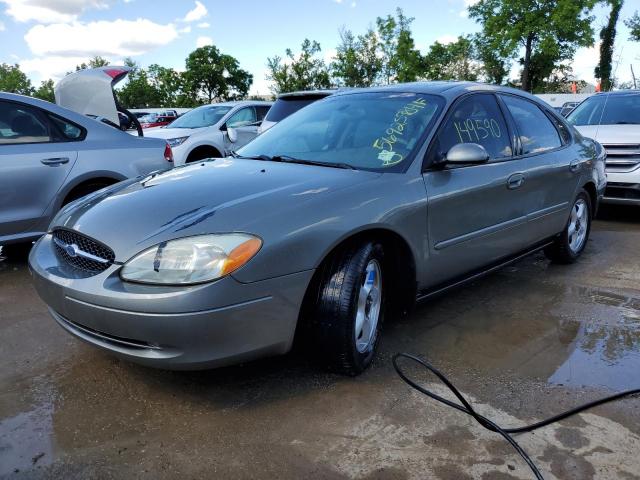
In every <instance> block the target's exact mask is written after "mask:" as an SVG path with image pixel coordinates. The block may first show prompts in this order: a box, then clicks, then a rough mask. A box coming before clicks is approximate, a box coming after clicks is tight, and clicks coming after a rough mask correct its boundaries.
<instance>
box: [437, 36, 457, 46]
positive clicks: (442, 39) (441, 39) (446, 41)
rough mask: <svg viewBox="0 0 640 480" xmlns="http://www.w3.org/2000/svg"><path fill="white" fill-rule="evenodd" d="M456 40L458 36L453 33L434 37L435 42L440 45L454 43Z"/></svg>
mask: <svg viewBox="0 0 640 480" xmlns="http://www.w3.org/2000/svg"><path fill="white" fill-rule="evenodd" d="M457 41H458V37H456V36H455V35H448V34H447V35H442V36H440V37H438V38H436V42H438V43H441V44H442V45H448V44H449V43H455V42H457Z"/></svg>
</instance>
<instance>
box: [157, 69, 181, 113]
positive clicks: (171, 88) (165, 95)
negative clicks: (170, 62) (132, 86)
mask: <svg viewBox="0 0 640 480" xmlns="http://www.w3.org/2000/svg"><path fill="white" fill-rule="evenodd" d="M148 72H149V82H150V83H151V85H153V87H154V88H155V89H156V91H157V92H158V95H159V97H160V106H162V107H171V106H175V105H176V104H177V103H178V99H179V98H180V96H181V94H182V89H183V86H184V79H183V78H182V76H181V75H180V74H179V73H178V72H176V71H175V70H174V69H173V68H167V67H161V66H160V65H158V64H155V63H154V64H152V65H149V69H148Z"/></svg>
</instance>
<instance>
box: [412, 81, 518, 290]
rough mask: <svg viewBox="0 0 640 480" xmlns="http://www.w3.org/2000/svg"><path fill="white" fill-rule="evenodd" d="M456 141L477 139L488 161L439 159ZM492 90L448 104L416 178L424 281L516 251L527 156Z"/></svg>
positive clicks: (450, 275)
mask: <svg viewBox="0 0 640 480" xmlns="http://www.w3.org/2000/svg"><path fill="white" fill-rule="evenodd" d="M458 143H477V144H480V145H482V146H483V147H484V148H485V149H486V150H487V152H488V153H489V155H490V160H489V162H487V163H485V164H480V165H469V166H444V167H443V166H442V165H441V164H440V165H438V162H440V161H441V160H442V159H443V158H444V156H445V155H446V152H447V151H448V150H449V149H450V148H451V147H452V146H454V145H455V144H458ZM514 146H515V137H514V135H513V132H512V130H511V128H510V126H508V124H507V122H506V121H505V117H504V115H503V111H502V109H501V107H500V106H499V104H498V101H497V98H496V97H495V95H494V94H493V93H473V94H471V95H467V96H465V97H463V98H462V99H460V100H458V102H457V103H456V104H454V105H453V107H452V108H451V109H450V112H449V113H448V116H447V117H446V118H445V120H444V121H443V123H442V124H441V126H440V128H439V130H438V132H437V134H436V136H435V137H434V140H433V142H432V144H431V146H430V149H429V151H428V154H427V159H426V162H425V171H424V173H423V178H424V182H425V186H426V190H427V197H428V228H429V239H430V251H431V259H430V263H429V272H430V273H429V277H430V278H429V284H430V286H433V285H436V284H438V283H441V282H444V281H447V280H450V279H452V278H454V277H456V276H458V275H462V274H464V273H466V272H469V271H472V270H474V269H478V268H480V267H483V266H485V265H488V264H491V263H493V262H495V261H497V260H499V259H501V258H504V257H507V256H509V255H512V254H514V253H516V252H518V251H519V250H522V249H523V248H524V247H525V246H526V245H527V242H528V239H527V236H526V228H525V225H526V221H527V211H526V207H525V205H526V194H525V191H524V189H523V188H522V186H523V185H524V182H525V180H526V172H527V168H528V167H527V159H526V158H514V156H513V153H514Z"/></svg>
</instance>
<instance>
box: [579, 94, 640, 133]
mask: <svg viewBox="0 0 640 480" xmlns="http://www.w3.org/2000/svg"><path fill="white" fill-rule="evenodd" d="M567 121H568V122H569V123H571V124H572V125H578V126H579V125H638V124H640V95H638V94H614V95H611V94H605V95H594V96H593V97H589V98H587V99H586V100H585V101H584V102H582V103H581V104H580V105H578V106H577V107H576V108H575V109H574V110H573V111H572V112H571V113H570V114H569V115H568V116H567Z"/></svg>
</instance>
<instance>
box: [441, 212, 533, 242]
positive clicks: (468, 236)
mask: <svg viewBox="0 0 640 480" xmlns="http://www.w3.org/2000/svg"><path fill="white" fill-rule="evenodd" d="M525 223H527V216H526V215H524V216H522V217H518V218H514V219H512V220H507V221H506V222H502V223H497V224H495V225H491V226H489V227H485V228H481V229H480V230H475V231H473V232H469V233H465V234H464V235H460V236H459V237H454V238H450V239H448V240H443V241H441V242H438V243H436V244H435V245H434V246H433V248H434V249H436V250H442V249H443V248H447V247H451V246H453V245H457V244H459V243H462V242H467V241H469V240H473V239H474V238H478V237H484V236H486V235H491V234H492V233H496V232H499V231H500V230H506V229H508V228H512V227H516V226H519V225H524V224H525Z"/></svg>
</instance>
